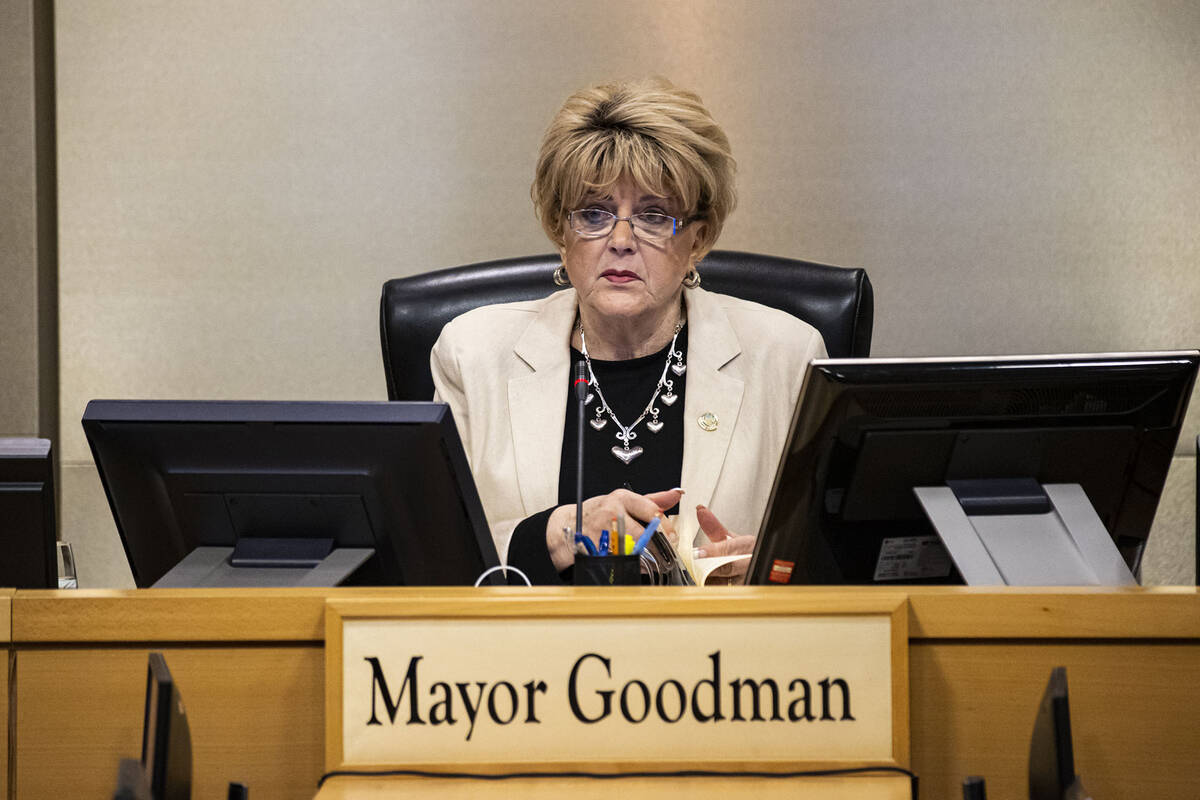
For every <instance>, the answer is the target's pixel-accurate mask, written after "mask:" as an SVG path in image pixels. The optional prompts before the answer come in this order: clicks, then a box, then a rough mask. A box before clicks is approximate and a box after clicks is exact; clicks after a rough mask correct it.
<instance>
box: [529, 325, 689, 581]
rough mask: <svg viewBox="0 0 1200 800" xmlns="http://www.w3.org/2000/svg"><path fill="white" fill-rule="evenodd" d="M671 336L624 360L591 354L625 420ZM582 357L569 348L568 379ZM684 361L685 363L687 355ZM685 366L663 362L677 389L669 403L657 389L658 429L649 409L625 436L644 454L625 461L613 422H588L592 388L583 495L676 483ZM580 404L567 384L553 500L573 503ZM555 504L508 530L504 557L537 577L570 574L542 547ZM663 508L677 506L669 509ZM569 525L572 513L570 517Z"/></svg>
mask: <svg viewBox="0 0 1200 800" xmlns="http://www.w3.org/2000/svg"><path fill="white" fill-rule="evenodd" d="M675 349H676V350H680V351H682V352H684V353H687V326H684V328H683V330H681V331H680V332H679V337H678V338H677V339H676V341H675ZM669 350H670V345H669V344H668V345H667V346H666V347H664V348H663V349H662V350H660V351H658V352H657V353H653V354H651V355H648V356H643V357H642V358H634V359H630V360H628V361H600V360H598V359H595V358H593V359H592V371H593V373H594V374H595V376H596V383H597V384H599V388H600V391H602V392H604V398H605V399H606V400H607V401H608V403H609V405H610V407H611V408H612V410H613V411H614V412H615V413H616V415H617V418H618V419H619V420H621V422H622V423H623V424H625V425H629V424H630V423H632V422H633V421H634V420H635V419H637V418H638V416H639V415H640V414H641V413H642V411H643V410H645V408H646V404H647V403H648V402H649V401H650V395H651V393H652V392H653V391H654V387H655V386H656V385H657V384H658V379H659V378H660V377H661V376H662V374H663V367H664V366H665V364H666V363H667V353H668V351H669ZM582 360H583V354H582V353H580V352H579V351H578V350H575V349H574V348H572V349H571V368H570V369H569V370H568V371H567V375H568V376H569V377H568V380H569V381H570V382H571V383H574V375H575V364H576V363H578V362H580V361H582ZM684 363H685V364H686V363H687V360H686V357H685V359H684ZM686 378H687V374H686V373H684V374H683V375H676V374H675V373H674V372H673V371H671V370H667V380H668V381H670V382H671V384H670V387H671V391H672V392H673V393H674V394H675V395H676V396H677V399H676V401H675V402H674V403H673V404H671V405H667V404H666V403H664V402H663V401H662V395H663V394H666V393H667V389H666V388H664V389H663V391H662V393H661V394H660V395H659V396H658V400H657V402H656V403H655V404H654V407H655V408H657V409H658V411H659V414H658V419H659V420H660V421H661V422H662V423H663V426H662V428H661V429H660V430H659V431H658V433H653V432H651V431H650V429H649V428H647V427H646V423H647V422H649V421H650V420H651V419H652V417H651V415H650V414H647V415H646V418H645V419H643V420H642V421H641V422H640V423H638V425H637V427H636V428H635V429H634V433H636V434H637V437H636V438H634V439H631V440H630V442H629V447H630V449H634V448H636V447H641V448H642V454H641V455H640V456H638V457H636V458H634V459H633V460H632V461H630V462H629V464H625V463H623V462H622V461H621V460H620V459H618V458H617V457H616V456H615V455H613V453H612V450H613V448H614V447H615V448H617V449H624V448H623V445H622V443H621V441H620V440H619V439H618V438H617V436H616V434H617V430H618V429H617V426H616V423H614V422H613V421H612V419H611V418H609V417H608V415H607V414H602V415H601V417H600V418H601V419H606V420H608V421H607V423H606V424H605V425H604V426H603V428H601V429H600V430H596V429H595V428H594V427H593V426H592V425H591V424H590V423H591V421H592V420H594V419H596V409H597V408H599V407H600V398H599V393H598V392H596V390H595V387H593V389H592V398H591V400H590V401H589V402H588V405H587V415H586V417H587V420H588V422H587V423H585V425H586V427H585V428H584V435H583V440H584V444H583V460H584V472H583V498H584V499H585V500H586V499H588V498H589V497H596V496H598V495H604V494H608V493H609V492H612V491H614V490H616V489H630V490H632V491H634V492H637V493H638V494H648V493H650V492H658V491H663V490H666V489H671V488H674V487H676V486H678V485H679V482H680V476H681V475H682V472H683V426H684V418H683V403H684V389H685V388H686V385H687V381H686ZM578 416H579V409H578V406H577V405H576V400H575V392H574V389H573V388H571V387H568V392H567V408H566V425H565V426H564V427H563V443H562V455H561V457H560V459H559V469H558V503H557V504H556V505H555V507H554V508H557V507H558V506H560V505H574V504H575V500H576V496H575V463H576V450H575V448H576V440H577V437H578V430H579V425H578ZM554 508H548V509H545V510H544V511H541V512H538V513H537V514H534V515H533V516H531V517H527V518H526V519H524V520H522V521H521V522H520V523H519V524H518V525H517V527H516V529H515V530H514V531H513V537H512V541H511V542H510V543H509V547H508V563H509V564H512V565H513V566H515V567H517V568H518V569H520V570H521V571H522V572H524V573H525V574H526V575H528V576H529V579H530V580H531V581H533V582H534V583H549V584H554V583H561V582H562V581H563V580H564V579H566V578H569V571H568V573H564V574H563V575H559V573H558V572H557V571H556V570H555V569H554V564H553V562H552V561H551V560H550V553H549V551H548V550H547V549H546V523H547V521H548V520H549V517H550V514H551V512H553V511H554ZM668 513H676V512H675V510H673V509H672V510H669V511H668ZM572 527H574V520H573V519H572Z"/></svg>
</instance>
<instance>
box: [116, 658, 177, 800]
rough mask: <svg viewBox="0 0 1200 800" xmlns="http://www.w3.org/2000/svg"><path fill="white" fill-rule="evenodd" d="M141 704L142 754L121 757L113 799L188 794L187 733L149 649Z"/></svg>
mask: <svg viewBox="0 0 1200 800" xmlns="http://www.w3.org/2000/svg"><path fill="white" fill-rule="evenodd" d="M143 708H144V711H143V716H142V757H141V760H138V759H134V758H123V759H121V762H120V765H119V767H118V770H117V788H116V790H115V791H114V792H113V800H190V798H191V796H192V734H191V729H190V728H189V727H188V721H187V713H186V712H185V711H184V708H183V698H182V697H181V696H180V693H179V689H178V688H177V687H176V686H175V681H174V680H173V679H172V678H171V671H170V670H169V669H167V661H166V659H165V658H163V654H162V653H150V657H149V663H148V665H147V668H146V703H145V705H144V706H143Z"/></svg>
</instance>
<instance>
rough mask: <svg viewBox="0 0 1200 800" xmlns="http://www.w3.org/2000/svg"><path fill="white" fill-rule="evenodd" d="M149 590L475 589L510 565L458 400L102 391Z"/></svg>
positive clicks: (106, 445) (106, 457)
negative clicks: (473, 466)
mask: <svg viewBox="0 0 1200 800" xmlns="http://www.w3.org/2000/svg"><path fill="white" fill-rule="evenodd" d="M83 428H84V431H85V433H86V434H87V438H88V442H89V443H90V445H91V448H92V454H93V456H94V457H95V460H96V466H97V467H98V469H99V472H100V479H101V481H102V482H103V484H104V490H105V493H106V494H107V496H108V501H109V505H110V507H111V508H112V512H113V517H114V519H115V520H116V523H117V529H118V531H119V532H120V536H121V541H122V543H123V545H124V547H125V553H126V555H127V557H128V559H129V564H130V568H131V569H132V571H133V577H134V580H135V581H136V582H137V585H138V586H139V587H144V586H151V585H156V586H263V585H268V586H289V585H291V586H295V585H305V586H311V585H335V584H338V583H351V584H359V585H413V586H426V585H470V584H471V583H473V582H474V581H475V579H476V578H477V577H478V576H479V575H480V574H481V573H482V572H484V571H485V570H486V569H488V568H489V567H492V566H494V565H496V564H497V563H498V559H497V556H496V550H495V545H494V544H493V542H492V537H491V534H490V532H489V530H488V526H487V522H486V520H485V518H484V515H483V508H482V506H481V504H480V502H479V497H478V495H477V494H476V491H475V484H474V481H473V479H472V477H471V472H470V469H469V467H468V466H467V460H466V456H465V455H464V453H463V448H462V444H461V442H460V440H459V438H458V431H457V429H456V428H455V425H454V421H453V419H452V418H451V415H450V409H449V407H448V406H446V405H445V404H444V403H385V402H340V403H339V402H224V401H208V402H202V401H155V400H140V401H139V400H93V401H92V402H91V403H89V404H88V406H87V409H86V410H85V412H84V416H83Z"/></svg>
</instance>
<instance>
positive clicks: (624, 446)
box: [579, 320, 687, 464]
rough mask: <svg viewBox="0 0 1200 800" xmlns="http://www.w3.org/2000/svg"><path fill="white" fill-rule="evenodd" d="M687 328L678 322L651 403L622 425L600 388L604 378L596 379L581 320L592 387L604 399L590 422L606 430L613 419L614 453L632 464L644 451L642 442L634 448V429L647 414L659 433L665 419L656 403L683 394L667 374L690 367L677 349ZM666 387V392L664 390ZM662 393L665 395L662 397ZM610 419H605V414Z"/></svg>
mask: <svg viewBox="0 0 1200 800" xmlns="http://www.w3.org/2000/svg"><path fill="white" fill-rule="evenodd" d="M681 330H683V320H680V321H679V322H677V323H676V324H675V335H674V336H672V337H671V346H670V347H669V348H668V349H667V363H665V364H663V371H662V375H660V376H659V378H658V385H656V386H655V387H654V393H653V394H651V395H650V402H649V403H647V404H646V407H645V408H644V409H642V413H641V414H640V415H639V416H638V418H637V419H635V420H634V421H633V422H632V423H631V424H630V425H622V424H621V420H619V419H617V415H616V414H615V413H614V412H613V410H612V407H611V406H609V404H608V401H607V400H605V399H604V391H603V390H602V389H601V388H600V381H598V380H596V373H595V372H594V371H593V370H592V358H591V356H589V355H588V349H587V336H586V335H585V334H584V332H583V321H582V320H580V322H579V349H580V351H581V352H582V353H583V360H584V362H585V363H586V364H587V368H588V380H590V381H591V382H592V388H593V389H595V397H598V398H600V402H599V403H598V404H597V405H596V416H595V417H594V418H592V419H591V420H590V421H589V423H588V424H589V425H591V426H592V427H593V428H595V429H596V430H598V431H599V430H603V429H604V426H605V425H607V424H608V420H609V419H611V420H612V421H613V424H614V425H616V427H617V441H619V442H621V444H620V445H614V446H613V449H612V454H613V456H615V457H616V458H618V459H620V460H621V461H622V462H623V463H625V464H628V463H629V462H631V461H633V460H634V459H635V458H637V457H638V456H640V455H641V454H642V453H643V452H644V450H643V448H642V446H641V445H634V446H632V447H630V445H629V443H630V442H632V441H633V440H634V439H636V438H637V431H635V430H634V428H636V427H637V426H638V425H639V424H640V423H641V421H642V420H644V419H645V418H646V417H647V416H649V417H650V421H649V422H647V423H646V430H648V431H650V432H651V433H658V432H659V431H661V430H662V427H663V423H662V420H660V419H659V418H658V415H659V413H661V412H660V409H659V408H658V406H657V405H655V404H656V403H657V402H658V401H659V400H662V402H663V405H667V406H671V405H674V404H675V401H676V400H678V399H679V395H677V394H675V391H674V390H675V382H674V381H673V380H671V379H669V378H668V377H667V373H668V371H670V372H673V373H675V375H677V376H680V375H683V373H684V372H686V371H687V366H686V365H685V364H684V363H683V351H682V350H676V349H675V342H676V340H678V339H679V332H680V331H681ZM664 390H665V391H664ZM660 393H661V396H660ZM592 399H593V397H592V396H591V395H589V396H588V398H587V401H588V402H589V403H590V402H591V401H592ZM606 414H607V415H608V419H605V415H606Z"/></svg>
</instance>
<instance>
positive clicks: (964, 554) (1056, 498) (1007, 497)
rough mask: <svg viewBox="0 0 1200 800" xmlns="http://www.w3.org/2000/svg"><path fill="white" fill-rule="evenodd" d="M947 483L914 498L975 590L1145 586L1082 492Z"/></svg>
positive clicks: (1003, 483)
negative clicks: (1018, 587)
mask: <svg viewBox="0 0 1200 800" xmlns="http://www.w3.org/2000/svg"><path fill="white" fill-rule="evenodd" d="M946 483H947V485H946V486H922V487H915V488H914V489H913V492H914V493H915V494H916V496H917V500H918V501H920V503H921V507H922V508H923V509H925V514H926V515H927V516H928V517H929V521H930V522H932V523H933V527H934V528H935V529H936V530H937V532H938V536H940V537H941V539H942V543H943V544H944V545H945V546H946V550H948V551H949V553H950V557H951V558H952V559H953V560H954V565H955V566H956V567H958V571H959V573H961V574H962V576H963V580H964V581H965V582H966V583H967V584H968V585H970V586H997V585H1000V586H1003V585H1009V586H1137V585H1138V582H1137V580H1136V579H1135V578H1134V577H1133V574H1132V573H1131V572H1130V571H1129V567H1127V566H1126V564H1125V561H1124V559H1122V558H1121V554H1120V552H1119V551H1118V550H1117V547H1116V545H1115V544H1114V543H1113V541H1112V538H1111V537H1110V536H1109V535H1108V531H1107V530H1106V529H1105V527H1104V523H1103V522H1101V521H1100V517H1099V516H1098V515H1097V514H1096V510H1095V509H1094V508H1093V507H1092V504H1091V502H1090V501H1089V500H1088V498H1087V495H1086V494H1084V492H1083V488H1082V487H1080V485H1079V484H1077V483H1057V484H1046V485H1044V486H1043V485H1042V484H1039V483H1038V482H1037V481H1034V480H1031V479H1017V480H972V481H947V482H946Z"/></svg>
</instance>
